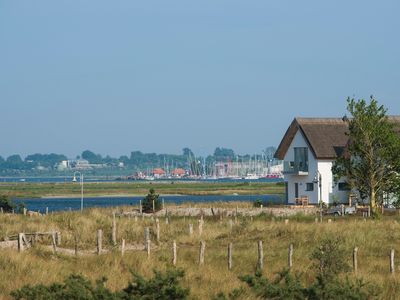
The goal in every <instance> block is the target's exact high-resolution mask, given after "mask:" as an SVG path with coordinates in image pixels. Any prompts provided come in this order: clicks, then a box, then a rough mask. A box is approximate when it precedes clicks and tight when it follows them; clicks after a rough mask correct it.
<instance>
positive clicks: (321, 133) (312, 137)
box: [275, 118, 348, 160]
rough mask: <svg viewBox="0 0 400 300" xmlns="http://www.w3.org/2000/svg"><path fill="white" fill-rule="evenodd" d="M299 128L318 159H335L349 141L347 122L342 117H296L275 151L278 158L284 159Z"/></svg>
mask: <svg viewBox="0 0 400 300" xmlns="http://www.w3.org/2000/svg"><path fill="white" fill-rule="evenodd" d="M298 130H300V132H301V133H302V134H303V136H304V138H305V140H306V141H307V143H308V144H309V146H310V149H311V151H312V152H313V154H314V156H315V157H316V158H317V159H335V158H336V157H337V155H338V152H339V151H342V149H343V148H344V147H345V146H346V144H347V141H348V136H347V135H346V132H347V123H346V122H344V121H343V120H342V119H339V118H295V119H294V120H293V122H292V124H290V126H289V128H288V130H287V131H286V134H285V136H284V137H283V139H282V141H281V143H280V145H279V147H278V150H277V151H276V153H275V157H276V158H278V159H282V160H283V158H284V157H285V154H286V152H287V150H288V149H289V146H290V144H291V143H292V141H293V138H294V136H295V135H296V133H297V131H298Z"/></svg>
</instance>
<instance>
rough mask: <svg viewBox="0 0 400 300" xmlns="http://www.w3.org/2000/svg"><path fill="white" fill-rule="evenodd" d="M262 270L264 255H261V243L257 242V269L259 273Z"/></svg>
mask: <svg viewBox="0 0 400 300" xmlns="http://www.w3.org/2000/svg"><path fill="white" fill-rule="evenodd" d="M263 268H264V253H263V243H262V241H258V261H257V269H259V270H260V271H261V270H262V269H263Z"/></svg>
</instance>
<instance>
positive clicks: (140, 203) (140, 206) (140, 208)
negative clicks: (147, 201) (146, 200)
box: [139, 200, 143, 214]
mask: <svg viewBox="0 0 400 300" xmlns="http://www.w3.org/2000/svg"><path fill="white" fill-rule="evenodd" d="M139 212H140V214H143V208H142V200H139Z"/></svg>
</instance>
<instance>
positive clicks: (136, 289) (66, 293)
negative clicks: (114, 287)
mask: <svg viewBox="0 0 400 300" xmlns="http://www.w3.org/2000/svg"><path fill="white" fill-rule="evenodd" d="M183 276H184V272H183V271H182V270H179V269H178V270H167V271H166V272H165V273H161V272H157V271H155V272H154V277H153V278H150V279H145V278H143V277H141V276H140V275H137V274H133V281H132V282H130V283H129V284H128V286H127V287H126V288H125V289H123V290H121V291H117V292H112V291H110V290H109V289H108V288H106V287H105V282H106V281H107V280H106V278H102V279H101V280H98V281H96V283H95V284H94V285H93V284H92V282H91V281H89V280H88V279H87V278H85V277H83V276H82V275H75V274H73V275H70V276H69V277H68V278H67V279H65V280H64V282H63V283H53V284H51V285H50V286H45V285H42V284H39V285H36V286H30V285H27V286H24V287H22V288H21V289H19V290H16V291H13V292H12V293H11V296H12V297H13V298H14V299H18V300H22V299H24V300H37V299H43V300H58V299H66V300H67V299H80V300H95V299H101V300H129V299H132V300H134V299H158V300H168V299H176V300H181V299H187V296H188V295H189V289H186V288H182V287H181V286H180V285H179V279H181V278H182V277H183Z"/></svg>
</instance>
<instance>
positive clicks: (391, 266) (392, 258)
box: [390, 249, 394, 274]
mask: <svg viewBox="0 0 400 300" xmlns="http://www.w3.org/2000/svg"><path fill="white" fill-rule="evenodd" d="M390 273H391V274H394V249H392V250H390Z"/></svg>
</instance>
